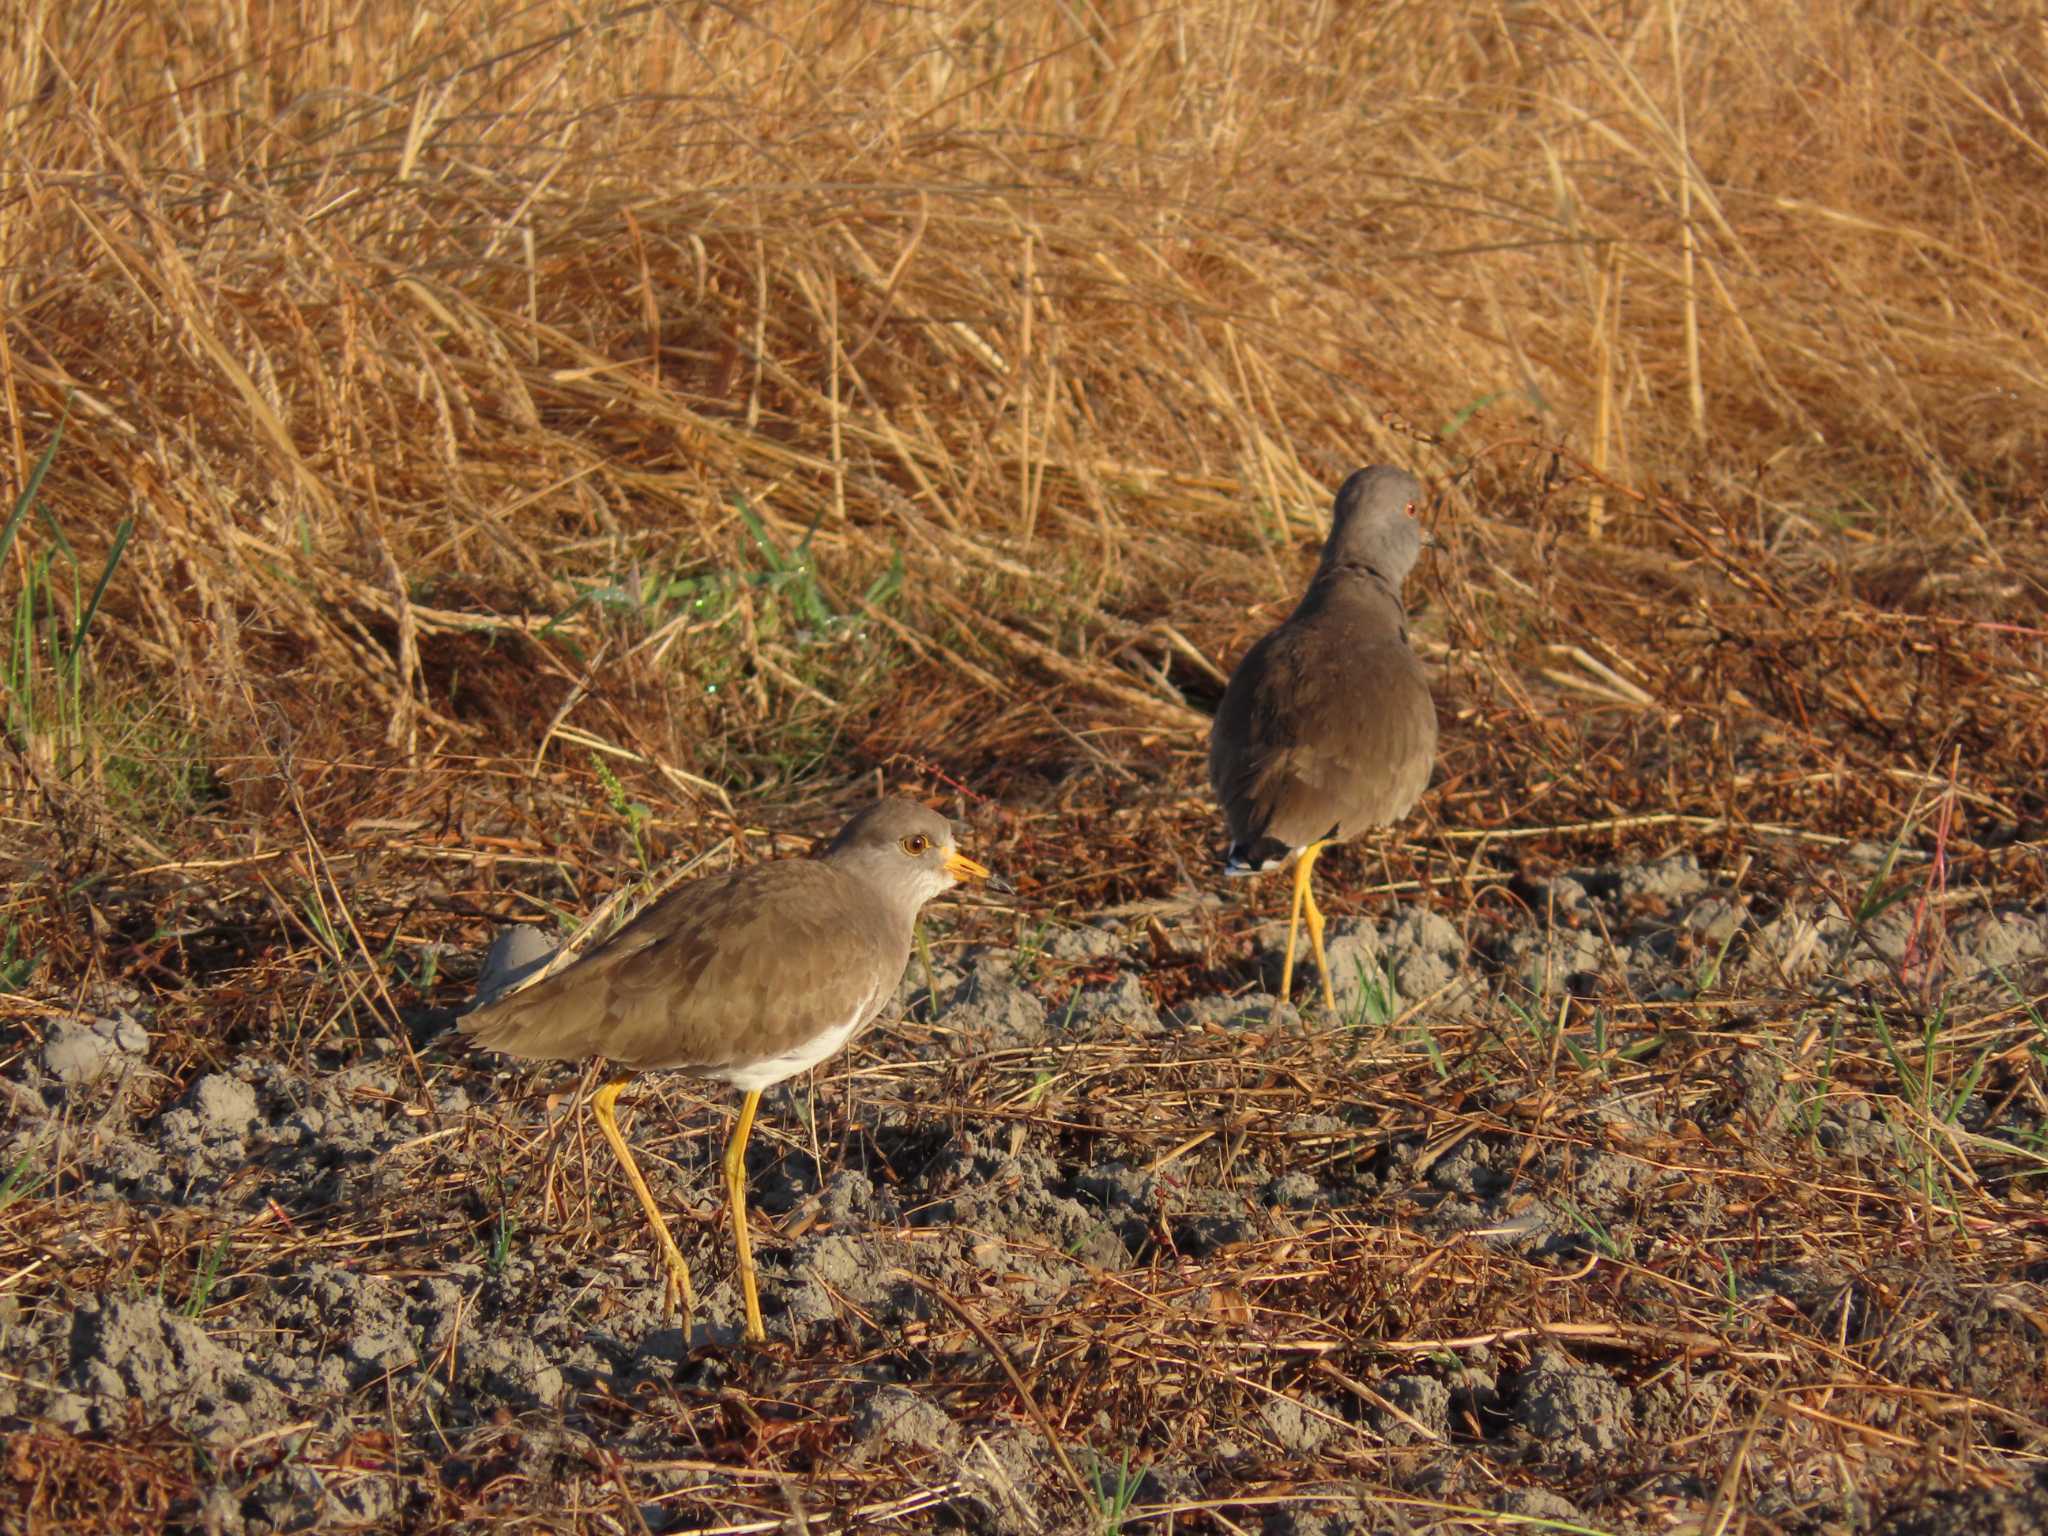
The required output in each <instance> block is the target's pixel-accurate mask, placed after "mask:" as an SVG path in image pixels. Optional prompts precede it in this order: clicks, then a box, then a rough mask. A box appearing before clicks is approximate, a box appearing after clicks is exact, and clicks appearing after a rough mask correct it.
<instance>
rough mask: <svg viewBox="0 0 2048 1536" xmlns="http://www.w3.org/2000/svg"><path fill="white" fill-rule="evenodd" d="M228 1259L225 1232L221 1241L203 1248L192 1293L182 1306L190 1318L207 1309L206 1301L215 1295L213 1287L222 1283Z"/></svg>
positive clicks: (193, 1278)
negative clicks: (222, 1270)
mask: <svg viewBox="0 0 2048 1536" xmlns="http://www.w3.org/2000/svg"><path fill="white" fill-rule="evenodd" d="M227 1261H228V1234H227V1233H225V1232H223V1233H221V1235H220V1241H218V1242H216V1243H214V1244H213V1245H212V1246H211V1247H209V1248H206V1249H205V1250H203V1251H202V1252H201V1253H200V1255H199V1267H198V1269H196V1270H194V1271H193V1274H192V1294H191V1295H190V1296H187V1297H186V1298H185V1305H184V1307H183V1308H182V1310H183V1312H184V1314H185V1315H186V1316H187V1317H190V1318H197V1317H198V1316H199V1314H200V1313H202V1312H204V1311H205V1310H206V1303H207V1301H208V1300H209V1299H210V1298H211V1297H212V1295H213V1288H214V1286H215V1285H217V1284H219V1283H220V1272H221V1267H222V1266H223V1265H225V1264H226V1263H227Z"/></svg>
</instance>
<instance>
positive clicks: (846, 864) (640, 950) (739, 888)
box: [457, 799, 1010, 1344]
mask: <svg viewBox="0 0 2048 1536" xmlns="http://www.w3.org/2000/svg"><path fill="white" fill-rule="evenodd" d="M961 880H983V881H987V882H988V883H989V884H990V885H991V887H992V888H994V889H997V890H1002V891H1008V890H1009V889H1010V887H1009V885H1008V884H1007V883H1006V882H1004V881H1001V880H998V879H996V878H995V877H994V876H993V875H991V874H990V873H989V872H988V870H987V869H985V868H984V867H983V866H981V865H980V864H977V863H975V862H974V860H972V859H970V858H968V857H967V856H966V855H964V854H962V853H961V852H960V851H959V849H958V848H956V847H955V846H954V842H953V829H952V827H951V826H950V825H948V824H947V821H946V819H945V818H944V817H943V816H941V815H939V814H938V813H937V812H936V811H930V810H927V809H925V807H923V806H921V805H915V804H913V803H911V802H910V801H908V800H894V799H891V800H878V801H876V802H875V803H874V804H873V805H871V806H869V807H868V808H867V809H865V810H863V811H862V812H860V814H859V815H857V816H855V817H854V818H853V819H852V820H851V821H849V822H847V824H846V825H845V826H844V827H842V828H841V829H840V831H839V835H838V836H837V837H835V838H833V839H832V842H831V844H830V845H829V846H828V847H827V848H826V849H825V852H824V854H823V856H822V857H820V858H817V859H782V860H778V861H776V862H774V863H769V864H756V865H754V866H752V867H751V868H748V869H743V870H738V871H736V872H734V873H732V874H728V875H720V876H716V877H713V878H710V879H704V880H693V881H691V882H689V883H688V884H687V885H682V886H678V887H677V888H676V889H675V890H673V891H671V892H670V893H669V894H668V895H666V896H664V897H662V898H661V899H660V900H659V901H657V902H655V903H654V904H653V905H652V906H650V907H648V908H647V910H646V911H644V912H642V913H640V914H639V915H638V916H637V917H635V918H634V919H633V920H632V921H631V922H630V923H628V924H626V926H625V927H623V928H621V929H620V930H619V931H618V932H617V933H615V934H613V935H612V936H611V937H610V938H609V939H607V940H606V941H605V942H604V943H603V944H601V945H599V946H598V947H597V948H596V949H594V950H592V951H591V952H590V953H589V954H587V955H585V956H584V957H583V958H582V959H580V960H578V961H577V962H576V963H575V964H573V965H570V966H568V967H567V968H565V969H563V970H561V971H558V972H556V973H555V974H554V975H552V976H549V977H548V978H546V979H545V980H543V981H539V982H536V983H534V984H533V985H532V986H529V987H527V988H526V989H524V990H523V991H520V992H516V993H513V994H512V995H511V996H509V997H505V998H501V999H498V1000H496V1001H493V1002H491V1003H488V1004H486V1005H485V1006H483V1007H481V1008H478V1009H475V1010H473V1011H472V1012H470V1013H469V1014H467V1015H465V1016H464V1017H463V1018H462V1020H461V1021H460V1023H459V1024H458V1026H457V1027H458V1028H459V1029H460V1030H461V1031H462V1033H463V1034H465V1035H468V1036H470V1037H471V1038H472V1039H473V1040H475V1041H476V1042H477V1043H478V1044H479V1045H482V1046H485V1047H487V1048H488V1049H490V1050H494V1051H504V1052H505V1053H507V1054H508V1055H512V1056H523V1057H527V1058H529V1059H538V1060H547V1061H580V1060H582V1059H584V1058H586V1057H591V1056H598V1057H602V1058H603V1059H604V1060H605V1061H607V1062H609V1063H611V1064H612V1065H613V1066H614V1067H615V1068H616V1069H617V1070H616V1071H615V1072H614V1073H613V1075H612V1076H611V1078H610V1079H609V1080H608V1081H607V1082H606V1083H605V1085H604V1086H603V1087H602V1088H600V1089H598V1090H597V1092H596V1093H594V1094H593V1095H591V1099H590V1107H591V1110H592V1112H593V1113H594V1114H595V1115H596V1117H597V1127H598V1129H599V1130H600V1131H602V1132H603V1133H604V1139H605V1140H606V1141H608V1142H609V1143H611V1149H612V1151H613V1152H614V1153H616V1154H617V1156H618V1159H619V1164H620V1166H621V1167H623V1168H624V1169H625V1171H626V1180H627V1182H628V1183H630V1184H631V1185H632V1186H633V1193H634V1194H635V1195H637V1196H639V1198H640V1208H641V1209H642V1210H643V1211H645V1212H646V1213H647V1222H648V1225H649V1226H651V1227H652V1228H653V1229H654V1240H655V1243H656V1244H657V1245H658V1247H659V1249H660V1252H661V1260H662V1264H663V1266H664V1267H665V1268H666V1270H667V1272H668V1278H667V1284H666V1287H665V1292H664V1295H665V1299H666V1301H667V1303H668V1305H669V1306H670V1307H671V1308H674V1307H676V1306H678V1305H680V1307H681V1309H682V1314H683V1330H684V1335H685V1337H687V1336H688V1334H689V1331H690V1327H691V1317H692V1314H693V1312H694V1311H695V1306H696V1303H695V1298H694V1297H693V1296H692V1295H691V1293H690V1270H689V1266H688V1265H687V1264H685V1263H684V1262H683V1256H682V1254H681V1253H680V1252H678V1251H677V1249H676V1245H675V1240H674V1239H673V1238H672V1237H670V1236H669V1230H668V1223H667V1222H666V1221H664V1220H663V1219H662V1215H661V1209H660V1207H659V1206H657V1205H656V1204H655V1203H654V1196H653V1195H652V1194H650V1193H649V1192H648V1189H647V1181H646V1180H645V1179H643V1178H641V1176H640V1169H639V1167H638V1166H637V1165H636V1164H635V1163H634V1161H633V1154H632V1152H631V1151H629V1150H628V1149H627V1146H626V1139H625V1137H624V1136H622V1135H620V1134H619V1125H618V1121H617V1120H616V1119H615V1118H614V1116H613V1111H612V1106H613V1104H614V1103H616V1102H617V1100H618V1097H619V1090H620V1089H622V1088H624V1087H625V1086H626V1083H627V1081H628V1080H629V1078H630V1076H631V1074H632V1073H634V1072H644V1071H651V1070H657V1069H666V1068H673V1069H676V1070H679V1071H683V1072H690V1073H694V1074H695V1075H696V1076H698V1077H709V1078H716V1079H718V1080H719V1081H721V1082H727V1083H731V1084H732V1085H733V1086H735V1087H737V1088H742V1089H744V1090H745V1091H746V1098H745V1099H744V1100H743V1101H742V1103H741V1105H740V1113H739V1119H738V1121H737V1122H736V1123H735V1125H734V1126H733V1132H732V1138H731V1140H729V1141H728V1142H727V1143H726V1147H725V1187H726V1194H727V1196H728V1198H729V1200H730V1202H731V1206H732V1226H733V1238H734V1241H735V1242H736V1244H737V1245H738V1248H739V1270H740V1290H741V1293H742V1295H743V1296H744V1298H745V1301H746V1309H747V1338H748V1339H749V1340H750V1341H752V1342H754V1343H757V1344H758V1343H760V1342H762V1340H764V1339H765V1338H766V1337H767V1335H766V1334H765V1333H764V1332H763V1330H762V1328H761V1303H760V1299H759V1297H758V1296H757V1295H756V1293H755V1289H754V1253H753V1247H752V1245H751V1244H750V1243H749V1242H748V1240H747V1188H746V1174H747V1161H746V1159H747V1136H748V1133H749V1132H751V1131H752V1130H753V1128H754V1112H755V1110H756V1109H757V1108H759V1106H760V1103H761V1090H762V1089H763V1088H766V1087H768V1086H770V1085H771V1084H774V1083H779V1082H781V1081H782V1080H783V1079H784V1078H787V1077H794V1076H795V1075H796V1074H797V1073H799V1072H802V1071H803V1070H805V1069H806V1068H807V1067H812V1066H816V1065H817V1064H818V1063H819V1062H821V1061H823V1060H824V1059H825V1058H826V1057H827V1056H830V1055H831V1054H832V1053H833V1052H834V1051H837V1050H838V1049H839V1048H840V1047H841V1046H843V1045H845V1044H846V1042H847V1041H848V1040H850V1039H852V1038H853V1037H854V1035H856V1034H858V1033H859V1032H860V1031H861V1030H863V1029H865V1028H866V1027H867V1026H868V1025H869V1024H871V1023H872V1022H873V1021H874V1019H875V1016H876V1015H877V1014H879V1013H880V1012H881V1011H882V1008H883V1006H884V1005H885V1004H886V1003H887V1002H888V1001H889V999H890V998H891V997H892V996H893V995H894V994H895V991H896V986H897V983H898V982H900V981H902V979H903V970H904V967H905V966H906V965H907V964H908V963H909V961H910V942H911V928H912V925H913V924H914V923H915V922H916V920H917V914H918V910H919V909H920V908H921V907H923V906H924V904H925V903H926V902H927V901H929V900H931V899H932V897H934V896H936V895H938V894H939V893H940V892H941V891H945V890H949V889H951V888H952V887H953V886H954V885H955V884H957V883H958V882H959V881H961Z"/></svg>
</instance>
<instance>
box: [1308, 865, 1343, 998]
mask: <svg viewBox="0 0 2048 1536" xmlns="http://www.w3.org/2000/svg"><path fill="white" fill-rule="evenodd" d="M1326 846H1328V845H1327V844H1324V843H1310V844H1309V845H1308V847H1306V848H1304V849H1303V850H1302V851H1301V870H1302V873H1301V898H1302V903H1303V906H1304V908H1305V910H1306V911H1307V913H1308V941H1309V943H1310V945H1311V946H1313V947H1314V949H1315V952H1316V969H1317V970H1318V971H1320V972H1321V973H1322V977H1323V1004H1324V1006H1325V1007H1327V1008H1328V1009H1329V1010H1330V1012H1332V1013H1335V1012H1336V1011H1337V993H1336V990H1335V989H1334V988H1333V987H1332V986H1331V985H1330V957H1329V956H1328V955H1326V954H1324V953H1323V909H1322V908H1321V907H1319V906H1317V905H1316V892H1315V887H1314V886H1313V885H1311V884H1310V883H1309V870H1310V869H1311V867H1313V865H1314V864H1315V862H1316V855H1317V854H1319V853H1321V852H1322V851H1323V849H1324V848H1325V847H1326Z"/></svg>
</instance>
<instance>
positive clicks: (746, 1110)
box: [725, 1088, 768, 1344]
mask: <svg viewBox="0 0 2048 1536" xmlns="http://www.w3.org/2000/svg"><path fill="white" fill-rule="evenodd" d="M760 1107H761V1090H760V1089H758V1088H755V1089H753V1090H751V1091H750V1092H749V1093H748V1094H747V1097H746V1099H745V1100H744V1102H742V1103H741V1105H740V1118H739V1122H738V1123H737V1124H736V1125H734V1126H733V1128H732V1140H730V1141H728V1142H727V1143H726V1144H725V1195H726V1199H727V1200H728V1201H730V1202H731V1204H732V1235H733V1241H734V1242H735V1243H737V1244H738V1245H739V1250H740V1295H741V1296H742V1297H744V1298H745V1299H746V1303H747V1340H748V1342H749V1343H752V1344H765V1343H767V1342H768V1333H767V1330H766V1329H764V1328H763V1327H762V1326H761V1298H760V1297H759V1296H757V1295H756V1294H755V1293H754V1245H753V1243H751V1242H750V1241H748V1238H747V1136H748V1135H749V1133H751V1132H752V1131H753V1129H754V1111H755V1110H757V1109H759V1108H760Z"/></svg>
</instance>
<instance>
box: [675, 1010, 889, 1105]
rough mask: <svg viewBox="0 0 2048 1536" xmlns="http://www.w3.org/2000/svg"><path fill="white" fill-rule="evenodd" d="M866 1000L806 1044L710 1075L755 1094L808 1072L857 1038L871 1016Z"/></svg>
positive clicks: (741, 1063)
mask: <svg viewBox="0 0 2048 1536" xmlns="http://www.w3.org/2000/svg"><path fill="white" fill-rule="evenodd" d="M867 1011H868V1005H867V1003H866V1002H865V1001H863V1002H862V1003H861V1005H860V1006H859V1007H858V1008H857V1009H856V1010H855V1011H854V1013H853V1015H852V1016H851V1017H850V1018H848V1019H847V1021H846V1022H845V1023H844V1024H835V1025H833V1026H832V1027H831V1028H830V1029H828V1030H825V1031H824V1032H823V1033H821V1034H816V1035H813V1036H811V1038H810V1039H808V1040H806V1041H804V1043H803V1044H802V1045H799V1046H796V1047H794V1048H793V1049H790V1050H787V1051H784V1052H783V1053H782V1054H781V1055H780V1056H766V1057H763V1058H762V1059H761V1060H759V1061H746V1062H736V1063H734V1064H733V1065H732V1066H729V1067H721V1068H719V1069H718V1070H717V1071H716V1072H711V1073H707V1074H706V1075H707V1076H710V1077H716V1078H719V1079H722V1080H723V1081H725V1082H728V1083H731V1084H732V1085H733V1086H734V1087H735V1088H738V1089H741V1090H742V1091H744V1092H747V1093H752V1092H753V1091H754V1090H755V1089H757V1088H766V1087H768V1086H769V1085H770V1084H771V1083H779V1082H781V1081H782V1080H783V1079H784V1078H785V1077H795V1076H796V1075H797V1073H799V1072H807V1071H809V1070H810V1069H811V1068H812V1067H815V1066H816V1065H817V1064H818V1063H819V1062H821V1061H823V1060H824V1059H825V1058H826V1057H827V1056H832V1055H836V1054H837V1053H838V1052H839V1050H840V1049H841V1048H842V1047H843V1046H845V1044H846V1042H847V1041H848V1040H851V1039H852V1038H853V1032H854V1031H855V1030H856V1029H859V1028H860V1021H861V1020H862V1019H863V1018H865V1017H866V1016H867Z"/></svg>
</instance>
